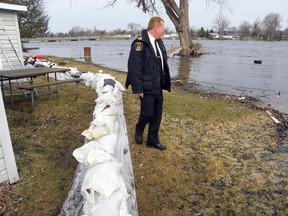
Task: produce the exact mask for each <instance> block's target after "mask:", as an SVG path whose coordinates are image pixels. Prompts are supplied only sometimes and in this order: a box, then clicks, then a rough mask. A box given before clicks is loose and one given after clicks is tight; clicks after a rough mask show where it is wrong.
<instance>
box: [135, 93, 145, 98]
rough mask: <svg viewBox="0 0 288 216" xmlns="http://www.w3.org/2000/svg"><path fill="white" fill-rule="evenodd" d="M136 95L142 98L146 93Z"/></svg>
mask: <svg viewBox="0 0 288 216" xmlns="http://www.w3.org/2000/svg"><path fill="white" fill-rule="evenodd" d="M136 95H138V97H140V98H143V97H144V93H137V94H136Z"/></svg>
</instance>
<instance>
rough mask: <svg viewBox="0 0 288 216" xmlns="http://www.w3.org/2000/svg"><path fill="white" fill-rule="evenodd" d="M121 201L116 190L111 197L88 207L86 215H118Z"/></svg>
mask: <svg viewBox="0 0 288 216" xmlns="http://www.w3.org/2000/svg"><path fill="white" fill-rule="evenodd" d="M121 202H122V194H121V192H119V191H116V192H114V193H113V194H112V195H111V197H109V198H108V199H106V200H104V201H103V202H100V203H98V204H96V205H94V206H93V207H92V208H91V209H89V211H88V213H87V216H119V212H120V205H121Z"/></svg>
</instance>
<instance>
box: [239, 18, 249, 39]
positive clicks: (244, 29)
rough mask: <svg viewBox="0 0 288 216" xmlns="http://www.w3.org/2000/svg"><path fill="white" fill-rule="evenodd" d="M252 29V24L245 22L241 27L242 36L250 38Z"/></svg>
mask: <svg viewBox="0 0 288 216" xmlns="http://www.w3.org/2000/svg"><path fill="white" fill-rule="evenodd" d="M251 29H252V26H251V24H250V23H249V22H247V21H243V22H242V23H241V24H240V26H239V31H240V36H241V37H242V38H245V37H250V36H251Z"/></svg>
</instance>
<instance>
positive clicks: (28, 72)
mask: <svg viewBox="0 0 288 216" xmlns="http://www.w3.org/2000/svg"><path fill="white" fill-rule="evenodd" d="M69 70H70V69H69V68H48V67H37V68H25V69H13V70H0V81H1V89H2V94H3V99H4V101H5V95H4V81H8V82H9V91H10V98H11V103H12V106H13V107H14V98H13V91H12V80H18V79H22V78H30V79H31V85H32V84H33V78H36V77H37V76H42V75H45V76H46V77H47V83H49V82H50V80H49V74H50V73H54V78H55V81H57V73H59V72H60V73H65V72H66V71H69ZM49 90H50V89H49Z"/></svg>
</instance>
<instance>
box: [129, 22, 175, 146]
mask: <svg viewBox="0 0 288 216" xmlns="http://www.w3.org/2000/svg"><path fill="white" fill-rule="evenodd" d="M163 36H164V21H163V19H161V18H160V17H152V18H151V19H150V21H149V23H148V29H145V30H143V31H142V35H141V36H139V37H138V38H137V39H135V40H134V41H133V42H132V45H131V50H130V54H129V59H128V74H127V78H126V83H125V87H126V88H128V87H129V85H131V87H132V92H133V94H135V95H137V96H138V97H139V99H140V101H141V108H140V115H139V120H138V123H137V124H136V128H135V141H136V143H137V144H142V143H143V132H144V129H145V126H146V124H149V129H148V136H147V143H146V146H147V147H149V148H156V149H159V150H161V151H163V150H166V146H165V145H163V144H161V143H160V140H159V137H158V131H159V127H160V123H161V119H162V110H163V92H162V90H163V89H164V90H167V91H169V92H170V91H171V78H170V72H169V66H168V63H167V53H166V49H165V46H164V44H163V41H162V37H163Z"/></svg>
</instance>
